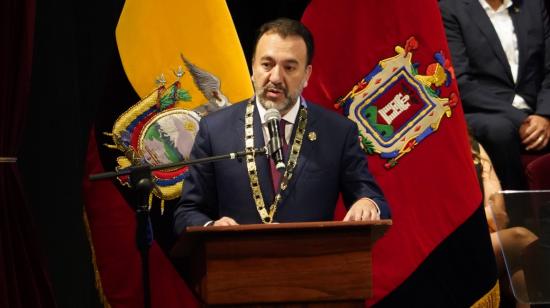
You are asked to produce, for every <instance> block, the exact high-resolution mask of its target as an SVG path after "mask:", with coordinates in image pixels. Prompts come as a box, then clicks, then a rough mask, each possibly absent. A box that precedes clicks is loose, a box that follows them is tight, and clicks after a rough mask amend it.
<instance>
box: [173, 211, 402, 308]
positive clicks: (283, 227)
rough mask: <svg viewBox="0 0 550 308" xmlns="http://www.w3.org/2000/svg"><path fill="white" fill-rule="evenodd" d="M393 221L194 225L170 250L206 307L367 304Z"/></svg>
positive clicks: (342, 305)
mask: <svg viewBox="0 0 550 308" xmlns="http://www.w3.org/2000/svg"><path fill="white" fill-rule="evenodd" d="M390 225H391V220H381V221H370V222H339V221H338V222H337V221H334V222H332V221H331V222H306V223H282V224H268V225H263V224H262V225H241V226H232V227H189V228H187V230H186V231H185V232H184V233H183V234H182V236H181V237H180V239H179V241H178V243H177V244H176V245H175V246H174V248H173V250H172V252H171V256H172V258H173V260H174V263H175V264H176V266H178V268H179V269H180V271H181V272H182V274H183V275H184V277H186V280H187V282H188V283H189V286H190V287H191V288H192V289H193V291H194V292H195V293H196V294H197V295H198V297H199V298H200V300H201V301H202V303H203V304H204V305H205V306H217V305H220V306H223V305H227V306H236V305H238V306H247V305H250V306H254V307H260V306H261V307H270V306H276V307H335V306H340V307H364V301H365V299H366V298H368V297H370V296H371V285H372V282H371V280H372V278H371V249H372V245H373V243H374V242H375V241H376V240H377V239H378V238H379V237H381V236H382V235H383V233H384V232H385V231H386V230H387V229H388V228H389V226H390Z"/></svg>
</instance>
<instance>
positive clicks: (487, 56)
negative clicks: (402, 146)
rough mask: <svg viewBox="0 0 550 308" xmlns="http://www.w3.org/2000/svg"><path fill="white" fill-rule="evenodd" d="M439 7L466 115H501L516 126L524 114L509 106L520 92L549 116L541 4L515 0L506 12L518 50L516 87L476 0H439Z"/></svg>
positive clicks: (549, 41)
mask: <svg viewBox="0 0 550 308" xmlns="http://www.w3.org/2000/svg"><path fill="white" fill-rule="evenodd" d="M440 8H441V14H442V17H443V22H444V24H445V30H446V33H447V40H448V43H449V49H450V52H451V56H452V62H453V66H454V68H455V73H456V78H457V80H458V86H459V90H460V95H461V98H462V103H463V106H464V111H465V112H466V113H477V112H479V113H500V114H503V115H504V116H505V117H507V118H509V119H510V120H511V121H512V122H513V123H514V124H516V125H517V126H518V127H519V125H520V124H521V122H522V121H523V120H524V119H525V117H526V116H527V113H526V112H524V111H521V110H518V109H516V108H514V107H513V106H512V101H513V99H514V95H515V94H519V95H520V96H522V97H523V98H524V99H525V101H526V102H527V104H528V105H529V106H530V107H531V108H532V109H533V110H534V112H535V113H536V114H539V115H544V116H550V28H549V24H548V22H549V21H548V15H547V12H546V9H545V5H544V3H543V1H541V0H521V1H515V3H514V5H513V6H512V7H511V8H510V9H509V12H510V15H511V17H512V21H513V24H514V28H515V31H516V35H517V40H518V49H519V69H518V76H517V83H516V84H514V81H513V78H512V72H511V70H510V66H509V64H508V61H507V59H506V55H505V53H504V50H503V49H502V45H501V43H500V41H499V39H498V36H497V33H496V31H495V30H494V28H493V25H492V24H491V21H490V20H489V17H488V16H487V14H486V13H485V11H484V10H483V8H482V7H481V4H480V3H479V1H478V0H441V1H440Z"/></svg>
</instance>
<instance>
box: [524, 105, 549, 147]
mask: <svg viewBox="0 0 550 308" xmlns="http://www.w3.org/2000/svg"><path fill="white" fill-rule="evenodd" d="M519 137H520V138H521V143H523V144H524V145H525V149H526V150H527V151H530V150H535V151H538V150H542V149H543V148H544V147H546V145H547V144H548V139H550V120H549V119H548V118H546V117H543V116H540V115H536V114H532V115H530V116H528V117H527V118H526V119H525V121H523V123H522V124H521V126H520V128H519Z"/></svg>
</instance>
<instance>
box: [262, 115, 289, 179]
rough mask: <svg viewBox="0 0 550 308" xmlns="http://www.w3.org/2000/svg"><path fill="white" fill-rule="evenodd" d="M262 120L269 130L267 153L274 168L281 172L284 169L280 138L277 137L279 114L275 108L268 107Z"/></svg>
mask: <svg viewBox="0 0 550 308" xmlns="http://www.w3.org/2000/svg"><path fill="white" fill-rule="evenodd" d="M264 120H265V122H266V123H267V130H268V131H269V144H268V149H269V154H270V155H271V158H272V159H273V161H274V162H275V168H276V169H277V170H279V171H280V172H281V171H283V170H284V169H285V163H284V161H285V160H284V158H283V148H282V143H281V138H280V137H279V136H280V135H279V121H280V120H281V114H280V113H279V110H277V109H275V108H271V109H268V110H267V111H266V113H265V115H264Z"/></svg>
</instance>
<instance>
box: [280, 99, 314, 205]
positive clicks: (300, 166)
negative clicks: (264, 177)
mask: <svg viewBox="0 0 550 308" xmlns="http://www.w3.org/2000/svg"><path fill="white" fill-rule="evenodd" d="M307 110H308V116H307V124H306V130H305V132H304V139H303V141H302V147H301V149H300V155H299V156H298V162H297V164H296V167H295V168H294V173H293V175H292V179H291V180H290V181H289V184H288V187H287V189H286V190H285V191H284V192H283V193H282V195H281V197H282V201H281V205H280V206H279V207H281V206H284V205H285V202H284V201H285V198H286V197H287V196H288V195H289V194H290V192H291V191H293V190H294V189H296V187H295V186H296V183H297V182H298V180H299V179H300V174H301V173H302V170H304V167H305V166H306V165H307V163H308V161H307V160H306V159H305V158H306V157H310V155H309V153H310V152H311V151H312V150H313V148H314V142H311V141H310V140H309V139H308V134H309V133H310V132H314V131H315V127H316V118H317V116H316V115H315V111H314V110H312V108H308V109H307ZM297 127H298V119H297V120H296V123H295V124H294V127H293V128H292V139H291V140H294V136H295V134H296V128H297ZM289 146H290V148H291V147H292V144H291V145H289Z"/></svg>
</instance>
